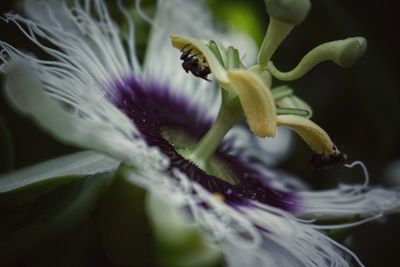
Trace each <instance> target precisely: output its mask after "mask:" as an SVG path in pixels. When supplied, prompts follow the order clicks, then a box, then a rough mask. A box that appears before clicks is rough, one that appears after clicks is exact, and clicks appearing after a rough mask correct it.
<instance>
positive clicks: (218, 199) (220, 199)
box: [214, 193, 225, 202]
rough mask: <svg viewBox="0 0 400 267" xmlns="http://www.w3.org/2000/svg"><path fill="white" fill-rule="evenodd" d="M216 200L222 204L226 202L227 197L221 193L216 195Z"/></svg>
mask: <svg viewBox="0 0 400 267" xmlns="http://www.w3.org/2000/svg"><path fill="white" fill-rule="evenodd" d="M214 198H215V200H217V201H220V202H223V201H224V200H225V197H224V196H223V195H222V194H220V193H214Z"/></svg>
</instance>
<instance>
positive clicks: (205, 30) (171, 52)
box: [143, 0, 225, 119]
mask: <svg viewBox="0 0 400 267" xmlns="http://www.w3.org/2000/svg"><path fill="white" fill-rule="evenodd" d="M183 10H184V12H183ZM171 18H174V19H171ZM193 21H196V23H193ZM172 34H180V35H189V36H192V37H193V38H199V39H204V40H221V39H225V37H224V35H223V34H222V33H220V32H218V31H216V30H215V27H213V20H212V17H211V14H210V11H209V10H208V9H207V8H206V5H205V1H202V0H199V1H186V0H161V1H158V4H157V12H156V15H155V17H154V22H153V28H152V31H151V35H150V39H149V43H148V45H147V49H146V57H145V61H144V67H143V70H144V75H145V79H146V80H147V81H149V82H152V83H156V84H157V85H158V86H160V85H162V86H163V87H164V88H168V94H171V96H176V97H179V98H180V97H185V98H186V99H188V100H189V101H190V104H192V105H197V106H199V107H202V106H204V107H207V108H206V109H204V111H202V112H203V113H204V114H202V116H205V117H209V118H210V119H214V118H215V117H216V115H217V113H218V110H219V104H220V96H219V93H218V91H217V90H215V87H216V85H215V83H210V82H207V81H205V80H203V79H199V78H196V77H194V76H193V75H188V74H187V73H186V72H185V71H183V69H182V66H181V61H180V59H179V58H180V56H181V55H180V52H179V50H177V49H175V48H173V47H172V46H171V40H170V36H171V35H172Z"/></svg>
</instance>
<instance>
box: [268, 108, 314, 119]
mask: <svg viewBox="0 0 400 267" xmlns="http://www.w3.org/2000/svg"><path fill="white" fill-rule="evenodd" d="M276 114H277V115H296V116H301V117H305V118H308V117H309V116H310V112H309V111H308V110H305V109H298V108H277V109H276Z"/></svg>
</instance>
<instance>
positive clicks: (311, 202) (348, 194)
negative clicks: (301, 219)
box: [299, 185, 400, 218]
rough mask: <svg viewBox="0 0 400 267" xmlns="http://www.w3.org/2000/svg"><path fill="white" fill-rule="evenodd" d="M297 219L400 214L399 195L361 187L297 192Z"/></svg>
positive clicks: (391, 191)
mask: <svg viewBox="0 0 400 267" xmlns="http://www.w3.org/2000/svg"><path fill="white" fill-rule="evenodd" d="M299 196H300V200H299V205H300V206H301V207H302V208H301V209H300V210H299V211H300V213H299V215H300V216H305V217H312V218H332V217H333V218H345V217H354V216H361V217H362V218H365V217H367V218H368V217H373V216H376V215H383V214H388V213H392V212H398V211H400V192H397V191H393V190H386V189H381V188H368V187H365V186H363V185H355V186H351V185H342V186H340V187H339V188H338V189H331V190H325V191H319V192H312V191H310V192H299Z"/></svg>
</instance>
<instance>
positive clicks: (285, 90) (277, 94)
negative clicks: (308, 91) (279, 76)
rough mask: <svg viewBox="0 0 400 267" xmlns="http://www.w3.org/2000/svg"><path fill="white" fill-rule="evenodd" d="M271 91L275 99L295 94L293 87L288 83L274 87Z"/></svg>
mask: <svg viewBox="0 0 400 267" xmlns="http://www.w3.org/2000/svg"><path fill="white" fill-rule="evenodd" d="M271 93H272V97H273V98H274V99H275V100H279V99H281V98H284V97H286V96H290V95H293V89H292V88H290V87H289V86H287V85H282V86H279V87H275V88H272V90H271Z"/></svg>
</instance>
